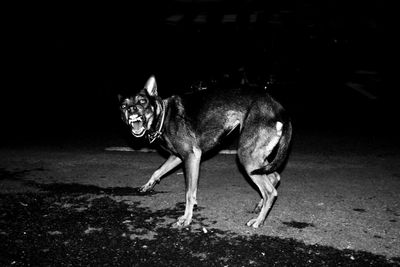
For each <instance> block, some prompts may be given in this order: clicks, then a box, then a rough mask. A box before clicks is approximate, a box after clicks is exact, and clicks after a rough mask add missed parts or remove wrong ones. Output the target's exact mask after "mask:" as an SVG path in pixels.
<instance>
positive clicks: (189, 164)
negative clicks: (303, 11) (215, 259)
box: [120, 77, 292, 228]
mask: <svg viewBox="0 0 400 267" xmlns="http://www.w3.org/2000/svg"><path fill="white" fill-rule="evenodd" d="M143 99H145V100H143ZM120 101H121V112H122V113H121V114H122V119H123V120H124V121H125V122H126V123H127V124H128V125H130V126H131V128H132V129H133V130H132V134H133V135H134V136H142V135H146V136H148V138H149V140H150V142H153V141H155V140H157V142H158V143H159V144H160V145H161V146H162V147H164V148H165V149H166V150H167V151H169V152H170V154H171V156H170V157H169V158H168V159H167V161H166V162H165V163H164V164H163V165H162V166H161V167H160V168H159V169H157V170H156V171H155V172H154V173H153V175H152V176H151V178H150V180H149V181H148V182H147V183H146V184H145V185H144V186H142V187H141V190H142V191H148V190H151V189H152V188H153V187H154V185H155V184H156V183H157V182H158V181H159V180H160V178H161V177H162V176H163V175H165V174H166V173H168V172H169V171H170V170H172V169H173V168H175V167H176V166H178V165H179V164H180V163H182V162H183V164H184V168H185V175H186V181H187V182H186V209H185V214H184V215H183V216H182V217H180V218H179V219H178V225H184V226H186V225H188V224H190V222H191V219H192V214H193V206H194V205H196V204H197V202H196V195H197V182H198V175H199V167H200V166H199V165H200V160H201V157H202V155H203V154H204V153H206V152H208V151H210V150H212V149H213V148H215V147H216V146H217V145H218V144H219V143H220V142H221V141H222V140H223V139H224V137H226V136H227V135H228V134H229V133H230V132H232V131H233V130H235V129H239V132H240V137H239V143H238V158H239V161H240V162H241V164H242V165H243V167H244V169H245V170H246V172H247V174H248V175H249V176H250V178H251V179H252V180H253V181H254V183H255V184H256V185H257V186H258V188H259V190H260V193H261V195H262V199H261V201H260V203H259V204H258V205H257V209H258V210H260V214H259V216H258V217H257V218H255V219H252V220H250V221H249V222H248V223H247V224H248V225H249V226H253V227H255V228H257V227H258V226H260V225H261V224H262V223H263V221H264V220H265V217H266V215H267V213H268V211H269V210H270V208H271V206H272V204H273V201H274V199H275V197H276V196H277V192H276V189H275V187H276V184H277V183H278V181H279V180H280V176H279V174H278V173H277V172H276V170H277V168H278V167H279V166H280V165H281V164H282V163H283V161H284V160H285V158H286V156H287V153H288V147H289V143H290V139H291V132H292V126H291V123H290V119H289V117H288V115H287V114H286V112H285V110H284V109H283V107H282V106H281V105H280V104H279V103H278V102H276V101H275V100H274V99H273V98H272V97H270V96H269V95H268V94H267V93H266V92H265V90H262V89H254V88H231V89H229V90H223V89H208V90H205V91H201V92H197V93H193V94H190V95H183V96H177V95H174V96H171V97H169V98H167V99H164V100H163V99H161V98H160V97H159V96H158V93H157V85H156V82H155V79H154V77H150V79H149V80H148V81H147V83H146V85H145V88H144V89H143V90H141V91H140V92H139V93H137V94H135V95H132V96H130V97H120ZM129 117H130V118H131V120H129ZM161 122H162V123H161ZM143 131H144V132H143ZM275 146H278V148H277V149H275V150H276V153H275V157H274V158H273V160H272V161H271V162H268V160H267V157H268V156H269V155H270V154H271V153H272V151H273V150H274V148H275Z"/></svg>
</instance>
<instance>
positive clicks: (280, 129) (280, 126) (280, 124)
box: [275, 121, 283, 137]
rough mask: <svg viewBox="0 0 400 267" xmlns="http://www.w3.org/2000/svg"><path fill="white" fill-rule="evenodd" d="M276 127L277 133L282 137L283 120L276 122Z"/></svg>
mask: <svg viewBox="0 0 400 267" xmlns="http://www.w3.org/2000/svg"><path fill="white" fill-rule="evenodd" d="M275 127H276V135H277V136H279V137H281V136H282V127H283V124H282V122H280V121H278V122H276V125H275Z"/></svg>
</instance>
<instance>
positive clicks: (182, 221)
mask: <svg viewBox="0 0 400 267" xmlns="http://www.w3.org/2000/svg"><path fill="white" fill-rule="evenodd" d="M191 222H192V218H188V216H185V215H183V216H181V217H179V218H178V220H177V221H176V225H177V226H178V227H186V226H189V224H190V223H191Z"/></svg>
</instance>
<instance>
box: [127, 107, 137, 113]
mask: <svg viewBox="0 0 400 267" xmlns="http://www.w3.org/2000/svg"><path fill="white" fill-rule="evenodd" d="M137 111H138V108H137V106H131V107H129V110H128V112H129V113H130V114H132V113H134V112H137Z"/></svg>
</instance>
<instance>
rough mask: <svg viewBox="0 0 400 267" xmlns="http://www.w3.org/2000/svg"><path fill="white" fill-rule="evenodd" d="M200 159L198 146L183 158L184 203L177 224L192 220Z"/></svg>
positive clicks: (185, 223) (184, 224) (187, 223)
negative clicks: (184, 173) (182, 212)
mask: <svg viewBox="0 0 400 267" xmlns="http://www.w3.org/2000/svg"><path fill="white" fill-rule="evenodd" d="M200 160H201V150H200V149H198V148H194V149H193V152H192V153H190V154H189V155H188V156H187V157H185V159H184V162H185V171H186V205H185V214H184V215H183V216H182V217H179V219H178V222H177V225H178V226H187V225H189V224H190V222H191V221H192V217H193V206H194V205H196V204H197V200H196V197H197V183H198V180H199V169H200Z"/></svg>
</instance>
